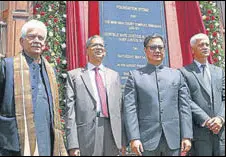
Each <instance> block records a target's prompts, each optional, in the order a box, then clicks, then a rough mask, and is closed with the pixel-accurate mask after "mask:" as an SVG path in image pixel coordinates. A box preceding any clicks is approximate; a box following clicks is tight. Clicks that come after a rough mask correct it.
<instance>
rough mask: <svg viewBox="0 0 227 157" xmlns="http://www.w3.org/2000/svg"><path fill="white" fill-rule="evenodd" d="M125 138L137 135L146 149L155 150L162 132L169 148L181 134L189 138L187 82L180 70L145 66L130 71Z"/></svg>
mask: <svg viewBox="0 0 227 157" xmlns="http://www.w3.org/2000/svg"><path fill="white" fill-rule="evenodd" d="M123 111H124V120H125V127H126V133H127V136H128V137H127V138H128V139H129V140H133V139H140V140H141V142H142V144H143V148H144V149H145V150H150V151H151V150H155V149H156V148H157V146H158V144H159V141H160V137H161V134H162V132H163V133H164V135H165V137H166V140H167V144H168V146H169V148H170V149H178V148H180V141H181V139H182V138H192V119H191V110H190V106H189V103H188V93H187V86H186V83H185V82H184V79H183V76H182V75H181V74H180V72H179V71H177V70H174V69H171V68H168V67H164V66H162V65H161V66H160V67H159V69H155V66H153V65H151V64H147V66H145V67H143V68H140V69H137V70H134V71H131V72H130V73H129V77H128V80H127V82H126V85H125V92H124V108H123Z"/></svg>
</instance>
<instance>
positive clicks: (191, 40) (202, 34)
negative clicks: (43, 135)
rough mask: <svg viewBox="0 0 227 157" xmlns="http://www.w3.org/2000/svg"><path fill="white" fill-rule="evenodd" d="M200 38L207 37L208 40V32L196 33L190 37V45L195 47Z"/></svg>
mask: <svg viewBox="0 0 227 157" xmlns="http://www.w3.org/2000/svg"><path fill="white" fill-rule="evenodd" d="M198 39H206V40H209V38H208V36H207V35H206V34H204V33H198V34H195V35H193V36H192V37H191V39H190V45H191V47H194V46H195V44H196V40H198Z"/></svg>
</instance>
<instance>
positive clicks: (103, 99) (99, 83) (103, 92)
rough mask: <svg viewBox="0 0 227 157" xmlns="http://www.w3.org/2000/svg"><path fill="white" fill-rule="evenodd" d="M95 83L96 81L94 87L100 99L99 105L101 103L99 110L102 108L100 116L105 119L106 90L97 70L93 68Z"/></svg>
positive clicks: (106, 111)
mask: <svg viewBox="0 0 227 157" xmlns="http://www.w3.org/2000/svg"><path fill="white" fill-rule="evenodd" d="M95 81H96V86H97V89H98V93H99V98H100V103H101V108H102V114H103V115H104V116H105V117H108V110H107V103H106V90H105V87H104V84H103V80H102V77H101V75H100V73H99V68H98V67H96V68H95Z"/></svg>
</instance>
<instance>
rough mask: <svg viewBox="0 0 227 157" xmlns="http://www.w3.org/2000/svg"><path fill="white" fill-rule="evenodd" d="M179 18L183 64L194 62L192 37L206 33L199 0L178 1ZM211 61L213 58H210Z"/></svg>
mask: <svg viewBox="0 0 227 157" xmlns="http://www.w3.org/2000/svg"><path fill="white" fill-rule="evenodd" d="M176 10H177V20H178V27H179V34H180V44H181V50H182V57H183V66H185V65H188V64H190V63H191V62H192V60H193V58H192V53H191V47H190V38H191V37H192V36H193V35H194V34H196V33H206V31H205V27H204V24H203V20H202V16H201V12H200V7H199V2H198V1H176ZM209 61H210V62H211V59H210V58H209Z"/></svg>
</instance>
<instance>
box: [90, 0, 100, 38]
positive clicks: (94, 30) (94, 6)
mask: <svg viewBox="0 0 227 157" xmlns="http://www.w3.org/2000/svg"><path fill="white" fill-rule="evenodd" d="M96 34H97V35H98V34H100V29H99V2H98V1H89V2H88V37H91V36H93V35H96Z"/></svg>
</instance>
